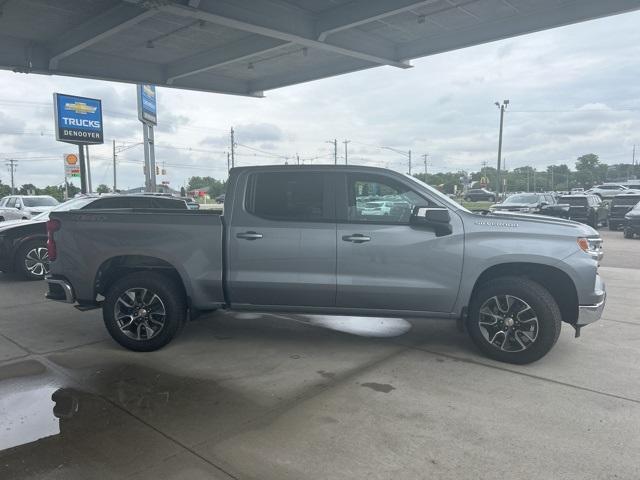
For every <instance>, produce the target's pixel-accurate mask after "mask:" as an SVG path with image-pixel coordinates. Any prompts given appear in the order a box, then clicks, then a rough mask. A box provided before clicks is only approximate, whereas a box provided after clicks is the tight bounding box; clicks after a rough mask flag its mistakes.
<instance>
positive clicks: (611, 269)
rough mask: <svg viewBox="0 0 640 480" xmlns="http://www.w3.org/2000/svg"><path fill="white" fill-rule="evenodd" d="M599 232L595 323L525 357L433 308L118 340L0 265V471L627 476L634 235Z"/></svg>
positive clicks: (634, 367)
mask: <svg viewBox="0 0 640 480" xmlns="http://www.w3.org/2000/svg"><path fill="white" fill-rule="evenodd" d="M603 236H604V237H605V248H606V249H607V250H606V251H607V254H606V255H607V256H606V257H605V260H604V263H603V267H602V269H601V270H602V272H601V273H602V275H603V276H604V278H605V280H606V282H607V286H608V292H609V298H608V306H607V309H606V310H605V318H604V319H603V320H601V321H600V322H598V323H596V324H594V325H592V326H590V327H588V328H585V329H584V330H583V335H582V337H581V338H579V339H574V338H573V335H572V333H573V332H572V330H571V329H570V328H566V326H564V327H563V331H562V334H561V337H560V340H559V341H558V344H557V345H556V347H555V348H554V349H553V350H552V351H551V352H550V353H549V354H548V355H547V356H546V357H545V358H544V359H542V360H541V361H539V362H537V363H535V364H533V365H528V366H513V365H506V364H500V363H497V362H493V361H490V360H487V359H485V358H484V357H482V356H480V355H479V354H478V353H477V352H476V351H475V350H474V348H473V346H472V344H471V342H470V341H469V340H468V339H467V337H466V336H465V335H461V334H459V333H458V332H457V331H456V329H455V323H454V322H451V321H447V320H429V321H425V320H420V321H417V320H411V319H406V320H402V319H399V320H396V319H383V318H381V319H365V320H363V319H359V318H330V317H323V316H289V315H257V314H224V313H216V314H213V315H209V316H206V317H202V318H200V319H198V320H197V321H194V322H191V323H190V324H189V325H188V326H187V328H186V329H185V331H184V332H183V333H182V335H181V336H180V337H179V338H178V339H177V340H176V341H174V342H173V343H172V344H170V345H169V346H168V347H166V348H165V349H163V350H161V351H159V352H153V353H146V354H141V353H133V352H129V351H126V350H123V349H122V348H120V347H119V346H118V345H116V344H115V343H114V342H113V341H111V339H110V338H109V337H108V335H107V333H106V332H105V330H104V326H103V325H102V321H101V314H100V312H98V311H92V312H86V313H80V312H78V311H76V310H75V309H73V308H70V307H68V306H67V305H62V304H57V303H54V302H48V301H45V300H44V299H43V297H42V294H43V290H44V285H43V284H42V283H25V282H17V281H15V280H13V279H10V278H7V277H6V276H2V275H0V306H1V310H0V479H5V478H6V479H27V478H29V479H41V478H46V479H58V478H59V479H65V480H67V479H87V478H135V479H200V478H202V479H205V478H206V479H218V478H220V479H225V478H241V479H254V478H255V479H301V478H317V479H324V478H345V479H346V478H349V479H353V478H370V479H377V478H380V479H387V478H403V479H404V478H416V479H418V478H438V479H467V478H468V479H484V478H486V479H494V478H519V479H520V478H536V479H538V478H553V479H555V478H562V479H574V478H575V479H585V478H598V479H604V478H611V479H613V478H616V479H633V480H637V479H638V478H640V461H639V460H638V451H640V382H638V379H640V295H638V288H637V285H639V284H640V241H631V240H622V238H621V237H622V234H621V233H620V232H616V233H614V232H612V233H609V232H606V231H605V232H603ZM618 237H620V238H618ZM636 261H638V264H636V263H635V262H636ZM326 327H329V328H331V329H328V328H326Z"/></svg>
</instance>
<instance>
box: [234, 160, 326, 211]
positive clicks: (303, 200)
mask: <svg viewBox="0 0 640 480" xmlns="http://www.w3.org/2000/svg"><path fill="white" fill-rule="evenodd" d="M324 205H325V198H324V175H323V174H322V173H307V172H305V173H284V172H264V173H255V174H253V175H252V176H251V178H250V181H249V192H248V195H247V199H246V204H245V207H246V209H247V211H249V212H250V213H253V214H254V215H257V216H259V217H263V218H267V219H271V220H294V221H299V222H304V221H308V222H313V221H319V220H324V219H325V213H326V212H325V206H324Z"/></svg>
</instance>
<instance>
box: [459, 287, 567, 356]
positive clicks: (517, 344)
mask: <svg viewBox="0 0 640 480" xmlns="http://www.w3.org/2000/svg"><path fill="white" fill-rule="evenodd" d="M561 321H562V316H561V314H560V309H559V308H558V305H557V304H556V302H555V300H554V299H553V297H552V296H551V294H550V293H549V292H548V291H547V290H546V289H545V288H544V287H542V286H541V285H539V284H538V283H536V282H534V281H532V280H529V279H526V278H520V277H502V278H497V279H495V280H491V281H489V282H487V283H486V284H485V285H483V286H482V287H480V288H479V290H478V291H477V292H476V293H475V295H474V297H473V299H472V301H471V304H470V306H469V317H468V319H467V327H468V330H469V335H470V336H471V339H472V340H473V342H474V343H475V344H476V346H477V347H478V348H479V349H480V350H481V351H482V352H483V353H484V354H485V355H486V356H488V357H490V358H493V359H494V360H499V361H501V362H508V363H516V364H525V363H531V362H535V361H536V360H539V359H540V358H542V357H543V356H545V355H546V354H547V352H549V350H551V348H552V347H553V346H554V345H555V343H556V341H557V340H558V336H559V335H560V327H561Z"/></svg>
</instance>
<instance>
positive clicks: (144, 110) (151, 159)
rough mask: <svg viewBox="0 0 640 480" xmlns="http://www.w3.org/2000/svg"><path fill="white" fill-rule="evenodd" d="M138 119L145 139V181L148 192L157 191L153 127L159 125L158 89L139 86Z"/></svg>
mask: <svg viewBox="0 0 640 480" xmlns="http://www.w3.org/2000/svg"><path fill="white" fill-rule="evenodd" d="M137 87H138V88H137V91H138V119H139V120H140V121H141V122H142V137H143V139H144V171H145V173H144V180H145V190H146V191H147V192H155V191H156V154H155V148H154V137H153V127H154V126H155V125H157V124H158V117H157V102H156V87H155V86H153V85H138V86H137Z"/></svg>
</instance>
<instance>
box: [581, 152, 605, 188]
mask: <svg viewBox="0 0 640 480" xmlns="http://www.w3.org/2000/svg"><path fill="white" fill-rule="evenodd" d="M605 167H606V166H605ZM603 174H604V177H603ZM606 174H607V171H606V168H604V169H603V168H602V165H601V164H600V159H599V158H598V155H596V154H594V153H588V154H586V155H582V156H581V157H578V159H577V160H576V179H577V181H578V184H580V185H581V186H583V187H587V186H591V185H593V184H595V183H598V182H600V181H602V180H603V179H604V178H606Z"/></svg>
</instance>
